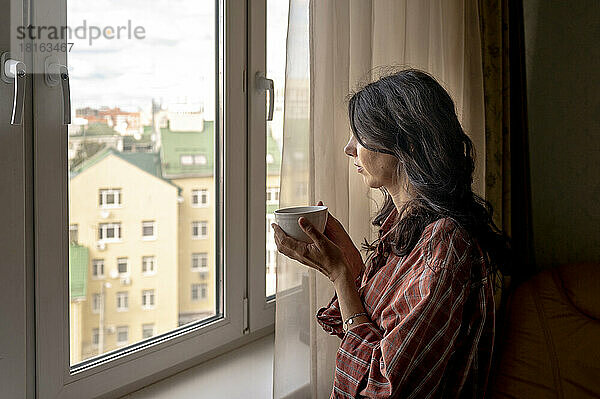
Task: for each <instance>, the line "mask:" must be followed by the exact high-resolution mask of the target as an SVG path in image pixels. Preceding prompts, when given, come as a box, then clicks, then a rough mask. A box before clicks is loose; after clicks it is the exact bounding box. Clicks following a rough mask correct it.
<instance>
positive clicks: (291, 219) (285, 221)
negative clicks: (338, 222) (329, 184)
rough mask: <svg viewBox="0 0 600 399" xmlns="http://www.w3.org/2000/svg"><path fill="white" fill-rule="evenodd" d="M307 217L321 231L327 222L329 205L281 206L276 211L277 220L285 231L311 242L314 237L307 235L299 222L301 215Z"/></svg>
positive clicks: (301, 239)
mask: <svg viewBox="0 0 600 399" xmlns="http://www.w3.org/2000/svg"><path fill="white" fill-rule="evenodd" d="M301 216H302V217H304V218H306V220H308V221H309V222H311V223H312V224H313V226H315V228H316V229H317V230H318V231H320V232H321V233H322V232H324V231H325V225H326V224H327V207H326V206H325V205H314V206H293V207H288V208H280V209H277V210H276V211H275V222H276V223H277V224H278V225H279V227H281V229H282V230H283V231H285V233H286V234H287V235H288V236H290V237H293V238H295V239H297V240H300V241H303V242H307V243H311V242H313V241H312V239H311V238H310V237H309V236H307V235H306V233H305V232H304V231H303V230H302V227H300V225H299V224H298V219H300V217H301Z"/></svg>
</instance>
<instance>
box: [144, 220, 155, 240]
mask: <svg viewBox="0 0 600 399" xmlns="http://www.w3.org/2000/svg"><path fill="white" fill-rule="evenodd" d="M142 239H144V240H155V239H156V222H154V221H146V222H142Z"/></svg>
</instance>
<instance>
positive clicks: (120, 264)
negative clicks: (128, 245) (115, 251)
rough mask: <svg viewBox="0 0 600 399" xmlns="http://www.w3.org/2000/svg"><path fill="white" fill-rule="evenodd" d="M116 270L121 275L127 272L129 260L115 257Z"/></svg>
mask: <svg viewBox="0 0 600 399" xmlns="http://www.w3.org/2000/svg"><path fill="white" fill-rule="evenodd" d="M117 271H118V273H119V275H121V276H123V275H127V274H128V273H129V261H128V259H127V258H117Z"/></svg>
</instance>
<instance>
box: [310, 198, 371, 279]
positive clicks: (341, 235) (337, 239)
mask: <svg viewBox="0 0 600 399" xmlns="http://www.w3.org/2000/svg"><path fill="white" fill-rule="evenodd" d="M317 205H323V201H319V202H318V203H317ZM324 233H325V236H326V237H327V238H329V239H330V240H331V241H333V243H334V244H335V245H337V246H338V247H339V248H340V249H341V250H342V253H343V254H344V255H345V256H346V260H347V261H348V264H349V265H350V272H351V273H352V277H353V278H356V277H358V275H359V274H360V272H361V270H362V269H363V268H364V262H363V259H362V256H361V255H360V252H359V251H358V248H356V246H355V245H354V243H353V242H352V238H350V236H349V235H348V233H347V232H346V230H345V229H344V226H343V225H342V224H341V223H340V221H339V220H337V219H336V218H334V217H333V216H332V215H331V213H329V210H328V211H327V224H326V225H325V232H324Z"/></svg>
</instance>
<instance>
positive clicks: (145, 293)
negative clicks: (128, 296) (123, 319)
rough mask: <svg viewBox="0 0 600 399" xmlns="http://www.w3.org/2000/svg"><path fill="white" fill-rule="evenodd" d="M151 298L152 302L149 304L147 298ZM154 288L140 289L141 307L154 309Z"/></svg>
mask: <svg viewBox="0 0 600 399" xmlns="http://www.w3.org/2000/svg"><path fill="white" fill-rule="evenodd" d="M149 299H152V301H151V302H152V303H151V304H149V303H148V300H149ZM156 302H157V301H156V290H155V289H153V288H151V289H146V290H142V301H141V304H142V309H145V310H148V309H156Z"/></svg>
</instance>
